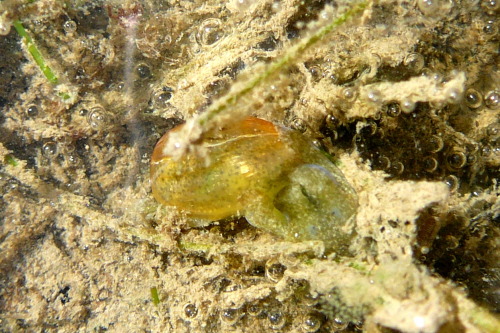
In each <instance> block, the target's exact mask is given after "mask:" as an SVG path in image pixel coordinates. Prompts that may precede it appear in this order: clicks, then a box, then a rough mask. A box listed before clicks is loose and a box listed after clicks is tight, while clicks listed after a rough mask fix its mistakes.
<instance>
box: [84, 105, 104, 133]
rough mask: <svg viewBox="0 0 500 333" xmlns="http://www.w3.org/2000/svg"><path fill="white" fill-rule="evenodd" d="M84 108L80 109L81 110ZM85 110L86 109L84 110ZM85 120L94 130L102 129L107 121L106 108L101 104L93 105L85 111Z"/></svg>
mask: <svg viewBox="0 0 500 333" xmlns="http://www.w3.org/2000/svg"><path fill="white" fill-rule="evenodd" d="M83 110H85V109H82V110H80V112H82V111H83ZM85 111H86V110H85ZM87 122H88V123H89V125H90V127H92V128H93V129H95V130H99V129H102V128H103V127H104V126H105V125H106V123H107V117H106V110H104V108H103V107H102V106H95V107H93V108H92V109H91V110H90V112H88V113H87Z"/></svg>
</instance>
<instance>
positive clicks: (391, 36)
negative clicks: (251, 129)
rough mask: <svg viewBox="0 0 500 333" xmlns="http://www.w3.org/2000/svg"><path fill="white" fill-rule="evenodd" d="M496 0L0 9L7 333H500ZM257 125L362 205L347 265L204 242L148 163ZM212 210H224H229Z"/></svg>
mask: <svg viewBox="0 0 500 333" xmlns="http://www.w3.org/2000/svg"><path fill="white" fill-rule="evenodd" d="M498 12H499V5H498V1H486V0H472V1H465V0H457V1H447V0H446V1H445V0H436V1H434V0H433V1H424V0H407V1H406V0H380V1H366V2H355V3H353V2H352V1H347V0H340V1H325V0H323V1H321V0H305V1H300V0H283V1H274V0H254V1H249V0H227V1H201V0H194V1H157V0H150V1H132V0H127V1H114V0H109V1H107V0H106V1H105V0H101V1H53V0H35V1H15V0H5V1H2V2H0V35H1V36H0V50H2V51H1V52H0V59H1V65H0V73H2V75H1V77H0V85H1V89H0V108H1V113H0V155H1V156H0V161H1V167H0V185H1V187H0V188H1V198H0V217H1V218H0V271H1V274H0V328H1V329H0V330H2V331H6V332H11V331H48V332H52V331H54V332H55V331H57V332H75V331H82V332H87V331H115V332H127V331H151V332H200V331H201V332H269V331H270V330H275V331H281V332H334V331H344V332H356V331H363V330H364V331H366V332H385V331H388V330H390V331H394V330H396V331H401V332H420V331H425V332H496V331H497V330H498V327H499V325H500V324H499V322H498V317H497V315H498V312H499V311H500V308H499V303H500V300H499V296H498V290H499V288H500V278H499V269H500V267H499V263H500V260H499V259H500V258H499V256H500V251H499V226H498V221H499V211H500V209H499V203H498V194H499V193H498V192H499V190H498V178H499V169H500V168H499V166H500V141H499V136H500V115H499V107H500V106H499V103H500V92H499V91H500V87H499V82H500V72H499V69H498V30H499V27H498V20H497V19H496V18H497V17H498ZM247 115H252V116H256V117H259V118H263V119H265V120H267V121H271V122H273V123H275V124H277V125H283V126H286V127H291V128H293V129H295V130H297V131H300V132H302V134H303V135H304V136H306V137H308V139H309V140H311V141H312V142H314V143H315V144H317V145H318V146H319V147H321V148H322V149H323V150H325V151H327V152H328V153H329V154H330V155H332V156H334V163H335V164H336V165H337V166H338V167H339V169H341V171H342V172H343V173H344V175H345V177H346V179H347V180H348V181H349V183H350V184H351V185H352V187H353V188H354V190H355V191H356V193H357V195H358V199H359V203H358V204H359V208H358V211H357V215H356V221H355V224H356V228H355V230H356V233H355V235H354V236H353V239H352V241H351V243H350V244H348V245H349V246H350V249H349V251H348V253H350V254H349V255H347V254H345V253H335V252H332V251H330V252H329V251H328V250H327V251H325V246H324V244H323V243H322V242H321V241H308V242H287V241H284V240H283V239H281V238H279V237H278V236H274V235H272V234H270V233H267V232H266V231H263V230H260V229H258V228H255V227H253V226H252V225H250V224H249V223H248V222H247V221H245V219H244V218H239V219H232V220H225V221H218V222H215V223H212V224H210V225H208V226H204V227H199V228H192V227H190V226H189V224H188V222H187V220H186V218H185V216H184V215H183V212H182V211H181V212H179V211H177V210H176V209H172V208H169V207H164V206H161V205H158V204H157V203H156V202H155V201H154V200H153V198H152V195H151V185H150V181H149V162H150V155H151V153H152V150H153V147H154V145H155V143H156V141H157V140H158V139H159V138H160V137H161V135H163V134H164V133H165V132H166V131H167V130H169V129H171V128H173V127H175V126H176V125H178V124H180V123H183V122H187V124H190V126H187V128H190V129H191V130H190V131H189V132H188V135H183V136H182V137H180V138H179V139H180V140H181V141H179V142H183V146H182V148H183V149H185V150H183V149H181V150H179V151H180V152H181V153H183V152H184V151H196V152H197V153H199V154H203V153H204V152H203V150H202V149H200V145H199V144H198V143H199V140H200V138H203V134H204V133H205V132H206V131H208V130H210V128H216V127H218V126H223V125H225V124H229V123H231V122H235V121H237V120H238V119H242V118H243V117H245V116H247ZM215 204H217V203H216V202H214V205H215Z"/></svg>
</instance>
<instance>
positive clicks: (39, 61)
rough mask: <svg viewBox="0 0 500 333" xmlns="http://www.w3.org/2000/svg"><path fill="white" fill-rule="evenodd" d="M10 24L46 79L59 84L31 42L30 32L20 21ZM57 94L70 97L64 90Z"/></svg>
mask: <svg viewBox="0 0 500 333" xmlns="http://www.w3.org/2000/svg"><path fill="white" fill-rule="evenodd" d="M12 25H13V26H14V28H15V29H16V31H17V33H18V34H19V36H21V37H22V38H23V41H24V44H26V48H27V49H28V52H29V53H30V54H31V56H32V57H33V60H35V63H36V64H37V65H38V68H40V70H41V71H42V73H43V75H44V76H45V77H46V78H47V80H49V82H50V83H52V84H54V85H57V84H59V79H58V78H57V75H56V74H55V73H54V71H53V70H52V69H51V68H50V67H49V65H47V63H46V62H45V59H44V58H43V56H42V53H41V52H40V50H39V49H38V48H37V47H36V45H35V43H34V42H33V39H32V38H31V36H30V34H29V33H28V32H27V31H26V29H25V28H24V26H23V24H22V23H21V21H19V20H15V21H14V22H13V23H12ZM59 96H60V97H61V98H62V99H64V100H66V99H69V98H70V96H69V95H68V94H67V93H64V92H61V93H59Z"/></svg>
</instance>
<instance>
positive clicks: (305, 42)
mask: <svg viewBox="0 0 500 333" xmlns="http://www.w3.org/2000/svg"><path fill="white" fill-rule="evenodd" d="M367 5H368V1H362V2H360V3H357V4H355V5H354V6H353V7H352V8H351V9H349V10H347V11H346V12H345V13H343V14H342V15H340V16H339V17H336V18H334V19H333V20H332V21H331V22H330V23H328V24H326V25H324V26H323V27H321V28H319V29H318V30H317V31H315V32H313V33H312V34H311V35H310V36H308V37H305V38H303V39H302V40H301V41H300V42H299V43H297V44H296V45H294V46H292V47H291V48H290V49H289V50H288V51H287V52H286V53H285V54H284V55H283V56H281V57H279V58H278V59H277V60H276V61H274V62H273V63H271V64H270V65H269V66H268V67H267V68H266V69H265V70H264V71H263V72H262V73H261V74H259V75H257V76H255V77H253V78H252V79H251V80H249V82H248V83H246V84H245V85H244V86H243V88H242V89H240V90H238V91H236V92H234V93H230V94H228V95H227V96H226V97H225V98H223V99H221V100H220V102H219V103H215V104H213V107H211V108H209V109H208V110H207V112H205V113H203V114H202V116H200V118H199V120H198V123H199V125H200V126H205V125H207V123H209V122H210V121H211V120H212V119H213V118H214V117H215V116H217V115H218V114H220V113H221V112H223V111H224V110H226V109H227V108H228V107H229V106H231V105H233V104H235V103H236V102H237V101H238V100H240V99H241V98H242V97H243V96H245V95H246V94H248V93H249V92H251V91H252V90H253V89H254V88H255V87H256V86H258V85H259V84H261V83H262V82H264V81H265V80H266V79H268V78H269V77H270V76H271V75H273V74H275V73H277V72H279V71H280V70H282V69H284V68H286V66H288V65H290V64H292V63H293V61H294V60H296V59H297V58H298V57H300V55H301V54H302V53H303V52H304V51H306V50H307V49H308V48H310V47H311V46H312V45H314V44H316V43H317V42H318V41H320V40H321V39H322V38H323V37H324V36H326V35H328V34H329V33H330V32H332V30H333V29H335V28H336V27H338V26H340V25H342V24H343V23H345V22H346V21H347V20H348V19H349V18H351V17H353V16H355V15H357V14H359V13H361V12H363V11H364V10H365V8H366V7H367Z"/></svg>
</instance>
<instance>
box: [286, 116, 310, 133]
mask: <svg viewBox="0 0 500 333" xmlns="http://www.w3.org/2000/svg"><path fill="white" fill-rule="evenodd" d="M290 127H291V128H293V129H295V130H297V131H299V132H301V133H304V132H306V131H307V124H306V123H305V121H303V120H302V119H300V118H297V117H295V118H293V119H292V121H291V123H290Z"/></svg>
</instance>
